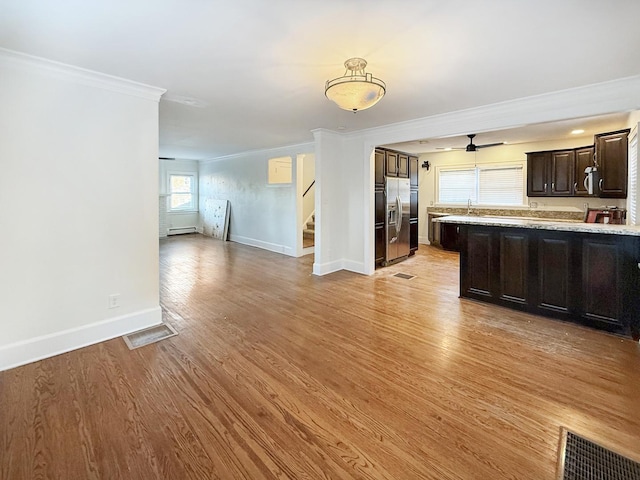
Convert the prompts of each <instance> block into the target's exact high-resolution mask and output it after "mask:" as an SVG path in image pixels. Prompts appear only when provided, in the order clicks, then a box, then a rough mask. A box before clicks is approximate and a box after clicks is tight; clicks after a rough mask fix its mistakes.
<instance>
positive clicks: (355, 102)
mask: <svg viewBox="0 0 640 480" xmlns="http://www.w3.org/2000/svg"><path fill="white" fill-rule="evenodd" d="M344 66H345V68H346V70H345V72H344V75H343V76H342V77H338V78H334V79H333V80H328V81H327V83H326V85H325V88H324V94H325V95H326V96H327V98H328V99H329V100H331V101H333V102H335V103H336V104H337V105H338V106H339V107H340V108H342V109H343V110H351V111H352V112H353V113H355V112H357V111H358V110H365V109H367V108H369V107H373V106H374V105H375V104H376V103H378V102H379V101H380V99H381V98H382V97H383V96H384V94H385V92H386V89H387V87H386V85H385V84H384V82H383V81H382V80H380V79H379V78H375V77H373V76H371V74H370V73H365V71H364V69H365V67H366V66H367V61H366V60H365V59H363V58H350V59H349V60H347V61H346V62H344Z"/></svg>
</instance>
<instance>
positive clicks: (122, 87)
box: [0, 48, 166, 102]
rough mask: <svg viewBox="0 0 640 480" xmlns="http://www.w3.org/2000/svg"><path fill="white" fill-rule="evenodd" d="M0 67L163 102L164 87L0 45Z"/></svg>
mask: <svg viewBox="0 0 640 480" xmlns="http://www.w3.org/2000/svg"><path fill="white" fill-rule="evenodd" d="M0 66H4V67H8V68H14V69H21V70H24V71H29V72H33V73H37V74H41V75H44V76H47V77H50V78H57V79H62V80H66V81H69V82H73V83H77V84H80V85H85V86H89V87H94V88H99V89H102V90H109V91H111V92H116V93H122V94H125V95H131V96H134V97H139V98H144V99H147V100H153V101H155V102H159V101H160V97H161V96H162V94H163V93H164V92H166V90H165V89H163V88H159V87H154V86H151V85H146V84H144V83H139V82H134V81H133V80H127V79H124V78H120V77H115V76H113V75H107V74H105V73H100V72H95V71H93V70H88V69H86V68H81V67H76V66H74V65H68V64H66V63H61V62H56V61H54V60H48V59H46V58H42V57H36V56H33V55H27V54H26V53H21V52H16V51H14V50H8V49H6V48H0Z"/></svg>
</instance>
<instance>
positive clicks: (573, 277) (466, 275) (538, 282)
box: [435, 215, 640, 340]
mask: <svg viewBox="0 0 640 480" xmlns="http://www.w3.org/2000/svg"><path fill="white" fill-rule="evenodd" d="M435 221H436V222H441V223H446V224H453V225H456V228H457V230H458V233H459V246H460V296H461V297H464V298H470V299H474V300H479V301H484V302H489V303H494V304H497V305H501V306H504V307H508V308H513V309H518V310H524V311H528V312H531V313H535V314H538V315H544V316H548V317H553V318H558V319H562V320H569V321H573V322H577V323H581V324H583V325H587V326H591V327H595V328H600V329H604V330H607V331H610V332H614V333H618V334H622V335H625V336H632V337H633V338H634V340H638V339H640V294H639V288H640V263H639V262H640V227H634V226H627V225H611V224H594V223H579V222H564V221H549V220H541V219H535V218H531V219H514V218H504V217H503V218H500V217H477V216H454V215H452V216H447V217H441V218H438V219H436V220H435Z"/></svg>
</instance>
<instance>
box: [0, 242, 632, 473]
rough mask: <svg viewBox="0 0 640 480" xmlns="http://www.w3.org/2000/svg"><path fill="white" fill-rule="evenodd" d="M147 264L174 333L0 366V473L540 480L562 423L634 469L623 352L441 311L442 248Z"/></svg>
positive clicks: (513, 318) (552, 323) (193, 257)
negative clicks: (325, 263)
mask: <svg viewBox="0 0 640 480" xmlns="http://www.w3.org/2000/svg"><path fill="white" fill-rule="evenodd" d="M160 252H161V258H160V265H161V301H162V303H163V305H164V306H165V307H166V309H168V311H169V313H168V314H167V315H166V319H167V321H169V322H170V323H171V324H172V325H173V326H174V327H175V328H176V329H177V330H178V332H179V335H178V336H176V337H172V338H170V339H167V340H164V341H162V342H158V343H155V344H152V345H149V346H146V347H143V348H139V349H136V350H132V351H130V350H128V349H127V347H126V345H125V344H124V342H123V341H122V340H121V339H114V340H111V341H108V342H104V343H102V344H99V345H94V346H91V347H87V348H84V349H81V350H78V351H75V352H70V353H68V354H65V355H60V356H58V357H54V358H51V359H47V360H43V361H40V362H36V363H33V364H30V365H26V366H24V367H20V368H16V369H13V370H10V371H6V372H1V373H0V406H1V407H2V408H0V479H2V480H5V479H6V480H20V479H35V478H38V479H39V478H42V479H48V478H51V479H58V478H59V479H109V480H111V479H238V480H240V479H242V480H247V479H251V480H254V479H256V480H267V479H276V478H277V479H340V480H350V479H368V480H374V479H375V480H377V479H438V480H454V479H492V480H493V479H524V480H526V479H536V480H539V479H549V480H551V479H553V478H555V468H556V463H557V446H558V439H559V434H560V427H561V426H566V427H567V428H569V429H570V430H574V431H575V432H576V433H579V434H582V435H584V436H587V437H589V438H592V439H595V440H596V441H597V440H600V441H601V442H602V443H603V444H605V445H607V446H609V447H615V448H617V449H618V450H621V451H622V452H624V453H627V454H628V455H631V456H634V457H635V458H636V459H638V458H640V419H639V418H638V415H637V413H638V412H640V375H639V373H640V348H639V345H638V344H637V343H634V342H632V341H631V340H629V339H623V338H620V337H616V336H612V335H609V334H606V333H603V332H599V331H595V330H590V329H587V328H584V327H580V326H577V325H573V324H568V323H562V322H559V321H556V320H550V319H545V318H541V317H536V316H533V315H528V314H524V313H520V312H515V311H511V310H506V309H502V308H499V307H495V306H492V305H486V304H480V303H475V302H472V301H469V300H464V299H459V298H458V257H457V254H454V253H450V252H444V251H442V250H438V249H434V248H430V247H424V246H421V248H420V250H419V252H418V253H417V255H416V256H414V257H412V258H410V259H408V260H407V261H405V262H402V263H399V264H397V265H394V266H391V267H387V268H385V269H380V270H378V271H376V273H375V274H374V275H372V276H369V277H367V276H362V275H357V274H353V273H350V272H336V273H334V274H331V275H327V276H324V277H316V276H314V275H312V274H311V268H312V262H313V257H312V256H307V257H303V258H298V259H296V258H290V257H284V256H281V255H278V254H275V253H271V252H266V251H263V250H259V249H255V248H252V247H247V246H243V245H239V244H234V243H229V242H227V243H225V242H220V241H216V240H212V239H210V238H208V237H204V236H200V235H187V236H176V237H171V238H169V239H166V240H163V241H161V248H160ZM398 272H403V273H408V274H411V275H415V276H416V278H414V279H412V280H404V279H400V278H396V277H393V274H395V273H398Z"/></svg>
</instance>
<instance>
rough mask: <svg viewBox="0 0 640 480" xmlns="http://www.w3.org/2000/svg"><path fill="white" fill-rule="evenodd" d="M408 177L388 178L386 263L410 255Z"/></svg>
mask: <svg viewBox="0 0 640 480" xmlns="http://www.w3.org/2000/svg"><path fill="white" fill-rule="evenodd" d="M410 190H411V187H410V185H409V179H408V178H392V177H387V179H386V189H385V193H386V197H385V198H386V202H387V215H386V217H385V218H386V221H385V224H386V225H385V226H386V232H387V249H386V257H385V262H384V263H385V264H386V265H388V264H390V263H394V262H397V261H399V260H402V259H403V258H406V257H408V256H409V201H410V198H409V196H410Z"/></svg>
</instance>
